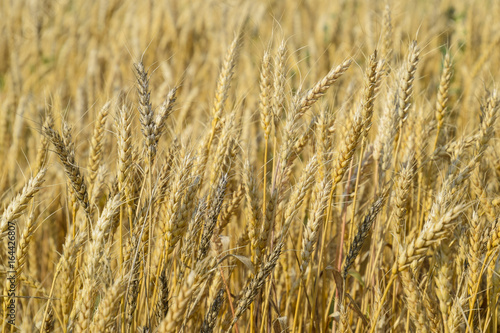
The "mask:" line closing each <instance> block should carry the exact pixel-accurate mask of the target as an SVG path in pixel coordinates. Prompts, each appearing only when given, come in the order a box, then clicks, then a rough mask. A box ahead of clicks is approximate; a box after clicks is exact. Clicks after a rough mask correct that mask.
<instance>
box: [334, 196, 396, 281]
mask: <svg viewBox="0 0 500 333" xmlns="http://www.w3.org/2000/svg"><path fill="white" fill-rule="evenodd" d="M388 194H389V188H386V189H385V190H384V192H382V194H381V195H379V197H378V199H377V200H376V201H375V202H374V203H373V204H372V206H371V207H370V209H369V210H368V213H367V214H366V215H365V217H364V218H363V221H362V222H361V224H360V225H359V228H358V232H357V233H356V236H354V239H353V240H352V243H351V245H350V246H349V252H348V254H347V256H346V258H345V261H344V264H343V265H342V277H343V278H344V279H346V277H347V272H348V271H349V268H350V267H351V266H352V264H353V263H354V260H355V259H356V257H357V256H358V254H359V252H360V251H361V248H362V247H363V243H364V241H365V240H366V238H367V237H368V234H369V233H370V230H371V227H372V225H373V221H375V218H376V217H377V215H378V213H379V212H380V210H381V209H382V206H383V205H384V202H385V200H386V199H387V196H388Z"/></svg>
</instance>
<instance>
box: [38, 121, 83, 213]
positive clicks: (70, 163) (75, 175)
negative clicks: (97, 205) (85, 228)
mask: <svg viewBox="0 0 500 333" xmlns="http://www.w3.org/2000/svg"><path fill="white" fill-rule="evenodd" d="M43 133H44V134H45V136H47V137H48V138H49V140H50V142H52V145H53V146H54V148H55V152H56V154H57V156H59V159H60V160H61V163H62V164H63V166H64V171H65V172H66V176H68V179H69V182H70V184H71V187H72V188H73V190H74V191H75V195H76V198H77V199H78V202H79V203H80V205H81V206H82V208H83V209H84V211H85V213H86V214H87V217H88V218H89V219H90V217H91V207H90V203H89V195H88V192H87V186H86V185H85V179H84V177H83V175H82V173H81V171H80V168H79V167H78V165H77V164H76V161H75V156H74V152H73V149H71V146H68V145H73V143H72V142H70V143H68V144H66V143H65V142H64V140H63V139H62V138H61V136H60V135H59V133H58V132H56V131H55V130H54V129H52V128H51V127H44V128H43Z"/></svg>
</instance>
